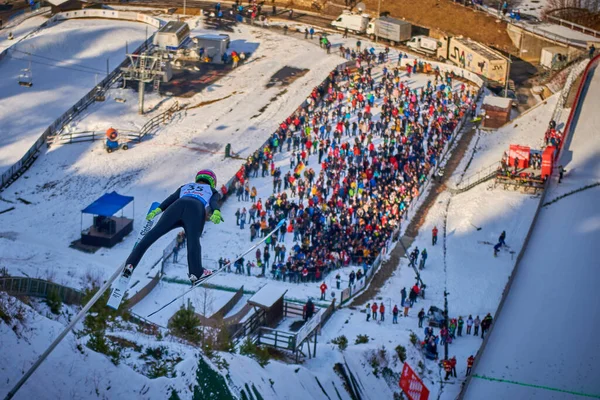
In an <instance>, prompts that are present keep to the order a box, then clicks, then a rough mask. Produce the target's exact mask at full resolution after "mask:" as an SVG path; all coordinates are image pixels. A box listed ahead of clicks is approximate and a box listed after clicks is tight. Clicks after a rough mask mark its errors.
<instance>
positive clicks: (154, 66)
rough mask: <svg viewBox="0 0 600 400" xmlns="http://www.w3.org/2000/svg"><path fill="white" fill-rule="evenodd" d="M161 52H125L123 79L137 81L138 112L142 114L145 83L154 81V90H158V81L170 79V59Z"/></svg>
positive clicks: (122, 69)
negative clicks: (126, 58) (125, 62)
mask: <svg viewBox="0 0 600 400" xmlns="http://www.w3.org/2000/svg"><path fill="white" fill-rule="evenodd" d="M162 54H163V53H162V52H160V51H159V52H155V53H153V54H150V53H148V52H143V53H141V54H127V57H129V61H130V63H129V66H127V67H122V68H121V71H123V79H124V80H125V82H127V80H132V81H138V82H139V86H138V96H139V113H140V114H144V92H145V85H146V83H150V82H154V86H153V87H154V90H155V91H157V92H158V91H159V89H160V81H161V80H163V81H165V82H166V81H168V80H169V79H171V76H172V72H171V64H170V61H168V60H167V61H165V60H163V58H162Z"/></svg>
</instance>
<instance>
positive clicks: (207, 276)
mask: <svg viewBox="0 0 600 400" xmlns="http://www.w3.org/2000/svg"><path fill="white" fill-rule="evenodd" d="M284 223H285V219H282V220H281V221H279V223H278V224H277V226H275V229H273V230H272V231H271V232H269V233H268V234H267V235H266V236H265V237H264V238H262V239H261V241H260V242H258V243H256V244H255V245H254V246H252V247H250V248H249V249H248V250H246V251H245V252H243V253H242V254H240V255H239V256H237V257H236V258H235V259H233V260H230V261H229V262H228V263H226V264H223V266H222V267H221V268H218V269H216V270H214V271H212V273H207V274H206V275H204V276H202V277H201V278H199V279H198V280H196V281H195V282H194V283H193V284H192V287H191V288H190V289H188V290H186V291H185V292H183V293H182V294H180V295H179V296H177V297H175V298H174V299H173V300H171V301H169V302H168V303H166V304H164V305H163V306H161V307H160V308H159V309H157V310H156V311H153V312H152V313H150V314H148V317H151V316H153V315H154V314H156V313H158V312H160V311H162V310H164V309H165V308H167V307H168V306H170V305H171V304H173V303H175V302H176V301H177V300H179V299H181V298H182V297H184V296H185V295H187V294H188V293H190V292H191V291H192V290H194V289H196V288H197V287H198V286H200V285H201V284H203V283H206V281H208V280H209V279H210V278H212V277H214V276H216V275H217V274H219V273H221V272H223V271H224V270H225V269H227V267H228V266H229V265H231V264H235V262H236V261H238V260H239V259H240V258H242V257H244V256H245V255H246V254H248V253H250V252H251V251H253V250H255V249H256V248H257V247H258V246H260V245H261V244H263V243H264V242H266V241H267V239H268V238H270V237H271V236H272V235H273V234H274V233H275V232H277V231H278V230H279V228H281V226H282V225H283V224H284ZM206 271H207V272H208V270H206Z"/></svg>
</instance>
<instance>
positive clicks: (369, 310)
mask: <svg viewBox="0 0 600 400" xmlns="http://www.w3.org/2000/svg"><path fill="white" fill-rule="evenodd" d="M369 319H371V303H367V322H369Z"/></svg>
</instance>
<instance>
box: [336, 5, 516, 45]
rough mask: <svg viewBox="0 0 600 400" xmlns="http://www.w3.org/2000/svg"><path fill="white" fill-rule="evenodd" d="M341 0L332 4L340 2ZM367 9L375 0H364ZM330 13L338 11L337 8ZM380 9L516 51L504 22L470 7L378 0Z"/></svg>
mask: <svg viewBox="0 0 600 400" xmlns="http://www.w3.org/2000/svg"><path fill="white" fill-rule="evenodd" d="M344 1H345V0H334V1H333V3H336V4H338V5H344ZM364 3H365V4H366V6H367V12H371V13H374V12H376V11H377V6H378V0H364ZM334 12H338V14H339V9H337V10H336V11H334ZM381 12H382V13H383V12H389V13H390V14H391V16H393V17H396V18H403V19H405V20H407V21H409V22H411V23H413V24H414V25H418V26H421V27H424V28H429V29H431V30H435V29H438V30H440V31H442V32H445V33H447V34H450V35H455V36H458V35H463V36H466V37H470V38H471V39H473V40H476V41H478V42H481V43H485V44H487V45H489V46H493V47H496V48H499V49H502V50H506V51H513V52H514V51H516V48H515V47H514V46H513V44H512V42H511V40H510V37H509V36H508V34H507V33H506V23H505V22H502V21H500V22H497V19H496V18H494V17H492V16H490V15H488V14H485V13H483V12H480V11H476V10H475V9H473V8H469V7H464V6H462V5H459V4H456V3H454V2H451V1H448V0H420V1H412V0H394V1H390V2H385V3H384V2H382V4H381Z"/></svg>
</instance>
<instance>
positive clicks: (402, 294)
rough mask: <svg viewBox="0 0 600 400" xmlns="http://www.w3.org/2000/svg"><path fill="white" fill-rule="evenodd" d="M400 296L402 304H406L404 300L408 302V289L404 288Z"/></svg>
mask: <svg viewBox="0 0 600 400" xmlns="http://www.w3.org/2000/svg"><path fill="white" fill-rule="evenodd" d="M400 295H401V296H402V300H401V301H400V304H404V300H406V288H402V290H401V291H400Z"/></svg>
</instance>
